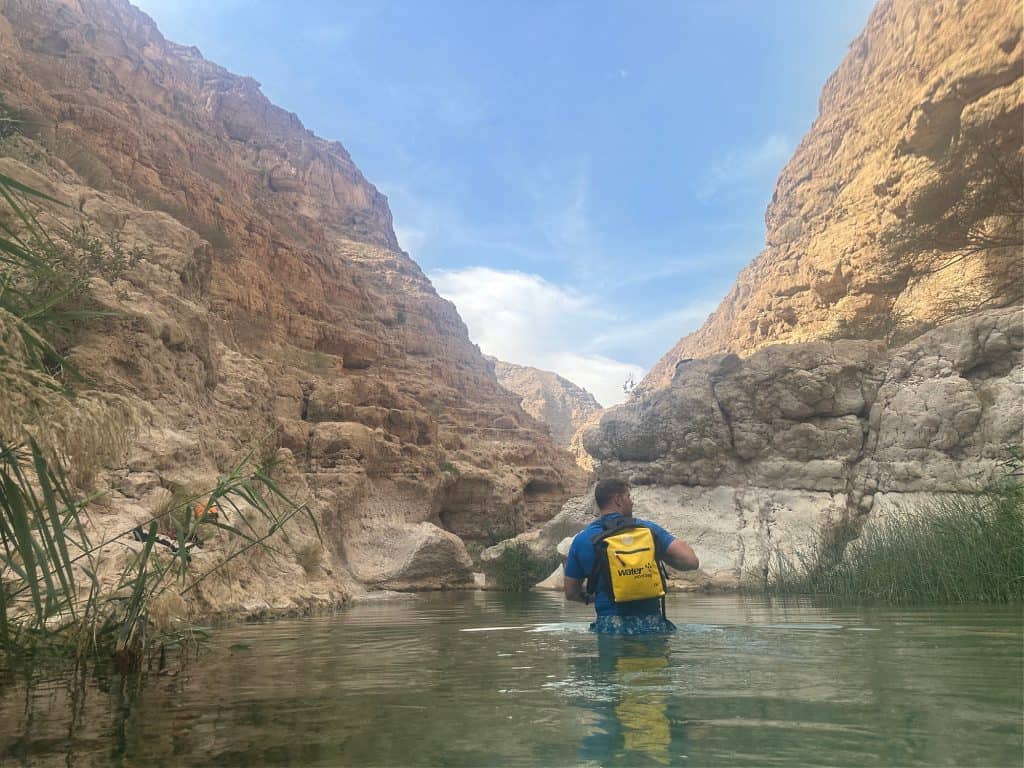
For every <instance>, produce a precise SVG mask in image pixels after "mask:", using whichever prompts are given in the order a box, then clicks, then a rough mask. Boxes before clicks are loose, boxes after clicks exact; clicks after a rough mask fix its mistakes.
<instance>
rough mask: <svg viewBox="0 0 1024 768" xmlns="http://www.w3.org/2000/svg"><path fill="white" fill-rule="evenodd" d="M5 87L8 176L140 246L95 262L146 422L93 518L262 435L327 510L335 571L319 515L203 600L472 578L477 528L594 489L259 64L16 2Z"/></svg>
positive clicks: (95, 352)
mask: <svg viewBox="0 0 1024 768" xmlns="http://www.w3.org/2000/svg"><path fill="white" fill-rule="evenodd" d="M0 93H2V94H3V100H4V102H5V103H6V108H7V109H9V110H11V111H12V112H13V113H15V114H16V115H17V116H18V118H19V121H20V122H18V123H17V128H16V130H14V131H10V132H7V133H8V134H9V135H6V136H5V137H4V138H2V139H0V155H2V157H0V172H3V173H6V174H9V175H11V176H14V177H16V178H18V179H20V180H23V181H26V182H28V183H30V184H32V185H33V186H36V187H38V188H39V189H41V190H42V191H44V192H47V193H48V194H50V195H52V196H54V197H56V198H58V199H59V200H61V201H63V202H65V203H67V206H66V207H64V208H59V209H58V208H54V209H52V210H49V211H47V213H46V216H47V217H48V218H47V221H49V222H51V223H53V224H54V225H55V228H59V227H57V225H62V226H66V227H76V226H79V225H83V224H84V225H85V226H87V227H90V228H91V229H92V231H94V232H95V233H96V234H97V235H98V236H101V237H104V238H105V237H106V236H107V235H111V234H113V235H116V236H117V237H118V238H119V239H120V242H121V243H123V245H124V247H125V248H126V249H132V250H133V252H137V253H139V254H141V258H140V259H139V260H138V262H137V263H136V264H134V265H132V266H131V267H130V269H128V270H127V271H126V272H125V274H124V275H123V276H122V277H121V278H120V279H118V280H116V281H114V282H113V283H110V282H107V281H105V280H103V279H97V280H95V281H94V282H93V294H94V299H95V300H96V302H97V303H98V305H99V306H100V308H102V309H104V310H108V311H109V312H110V313H111V315H110V316H109V317H107V318H104V319H103V320H102V321H99V322H98V323H96V324H93V325H88V326H85V327H84V328H83V329H82V332H81V333H80V334H79V335H78V337H77V338H76V339H75V344H74V346H73V348H72V349H71V351H70V357H71V359H72V360H73V361H74V363H75V364H76V365H77V366H78V367H79V369H80V370H82V371H83V372H84V373H85V374H86V375H87V376H89V377H90V378H91V380H92V381H93V382H95V384H96V386H98V387H99V388H101V389H105V390H108V391H114V392H120V393H122V394H124V395H126V396H127V397H128V398H129V399H130V401H131V402H132V403H133V405H134V407H136V408H137V409H138V410H139V412H140V413H142V414H143V415H144V417H145V419H146V420H147V422H148V425H147V427H146V429H145V430H144V431H143V433H142V434H140V435H139V436H138V439H137V440H136V442H135V444H134V445H133V446H132V449H131V453H130V455H129V456H128V457H127V458H126V461H125V463H124V465H123V466H121V467H111V468H109V471H108V472H107V474H106V475H104V476H103V477H101V478H100V483H101V484H102V485H103V486H104V487H111V488H112V489H113V491H112V492H111V493H110V494H109V495H108V496H106V497H105V498H104V500H103V502H102V506H101V507H99V508H98V509H97V511H96V512H95V516H94V519H95V520H97V523H98V524H100V525H102V526H103V527H104V528H105V529H107V530H117V529H120V528H124V529H130V528H131V527H132V526H133V525H135V524H136V523H137V522H141V521H142V520H145V519H147V518H148V517H149V516H150V515H151V514H152V510H153V508H154V507H155V506H158V504H159V503H160V500H161V499H164V498H165V497H166V494H167V493H168V491H169V490H173V489H175V488H181V487H188V488H203V487H208V486H209V485H211V484H212V483H213V481H214V480H215V479H216V477H217V475H218V473H220V472H223V471H224V470H225V469H226V468H227V467H229V466H230V465H231V463H232V462H233V461H235V460H236V459H237V458H238V457H239V456H240V455H241V454H242V453H243V452H244V451H245V450H246V449H247V448H249V447H253V446H255V447H256V448H257V450H259V451H260V455H264V456H267V457H274V456H276V457H277V459H278V470H277V471H278V472H279V473H280V482H281V483H282V484H284V485H285V486H286V488H287V490H288V491H289V492H290V493H291V495H292V496H293V497H295V498H299V499H309V500H310V502H311V505H312V507H313V509H314V513H315V515H316V518H317V520H318V521H319V525H320V530H321V531H322V533H323V534H324V544H325V546H324V548H323V551H322V553H321V555H322V557H321V560H320V562H321V563H322V565H321V566H320V567H317V568H313V569H310V568H307V567H305V566H304V565H303V562H306V564H307V565H308V560H309V558H308V557H304V556H302V555H301V552H303V551H306V550H307V549H308V548H309V547H317V548H319V545H318V544H317V543H316V540H315V538H314V534H313V532H312V529H311V528H302V527H301V526H300V527H298V528H296V529H294V530H290V531H289V532H288V535H287V536H286V537H285V539H286V540H285V541H283V542H282V543H281V545H280V550H281V551H280V552H278V553H274V554H272V555H267V557H269V558H270V560H269V561H261V562H260V563H259V564H256V562H255V561H253V562H252V563H249V564H247V565H242V566H240V567H239V568H236V569H235V570H234V571H233V572H232V573H230V574H228V573H225V574H222V575H219V576H218V577H217V578H212V579H209V580H207V581H206V582H203V584H202V585H201V587H200V588H199V589H198V590H197V597H196V604H197V605H200V606H204V607H205V608H206V609H218V610H219V609H227V608H231V607H238V606H240V605H242V603H246V604H248V605H260V604H269V605H271V606H273V607H275V608H278V607H284V608H288V607H293V608H294V607H297V606H302V605H306V604H309V603H311V602H312V603H315V602H331V601H335V600H338V599H343V598H345V597H346V596H348V595H351V594H353V593H354V592H356V591H358V590H360V589H361V588H362V587H363V586H364V585H365V586H389V587H397V588H422V587H438V586H450V585H458V584H464V583H467V582H469V581H470V577H471V574H470V572H469V569H470V560H469V557H468V555H467V554H466V549H465V547H464V545H463V541H462V540H463V539H471V538H474V537H476V538H483V537H486V536H487V535H489V531H491V530H494V529H510V528H511V529H522V528H523V527H525V526H528V525H531V524H534V523H536V522H539V521H543V520H546V519H548V518H549V517H550V516H551V515H552V514H553V513H554V512H555V511H557V509H558V508H559V506H560V505H561V503H562V502H563V501H564V500H565V498H566V497H567V496H569V495H570V494H571V493H572V492H574V491H578V490H580V489H581V487H582V486H581V483H582V482H583V475H582V473H581V472H580V471H579V470H578V469H577V467H576V466H575V465H574V463H573V460H572V457H571V456H570V455H569V454H568V452H567V451H564V450H563V449H561V448H560V447H558V446H557V445H555V443H554V442H553V441H552V440H551V438H550V437H549V436H548V434H547V430H546V429H545V428H544V427H543V425H541V424H540V423H539V422H538V421H536V420H535V419H534V418H533V417H531V416H529V415H528V414H527V413H525V412H524V411H523V410H522V408H520V407H519V404H518V398H517V397H515V396H514V395H512V394H510V393H509V392H507V391H506V390H505V389H503V388H502V387H501V386H500V385H499V384H498V382H497V380H496V379H495V377H494V373H493V371H492V369H491V366H490V365H489V364H488V363H487V362H486V361H485V360H484V359H483V357H482V356H481V355H480V353H479V351H478V350H477V348H476V347H475V346H474V345H473V344H472V343H471V342H470V340H469V337H468V334H467V331H466V327H465V325H464V324H463V322H462V320H461V319H460V318H459V316H458V314H457V312H456V310H455V307H454V306H453V305H452V304H451V303H450V302H448V301H446V300H444V299H442V298H440V297H439V296H438V295H437V293H436V292H435V291H434V289H433V287H432V286H431V284H430V282H429V281H428V280H427V278H426V277H425V276H424V275H423V273H422V272H421V270H420V269H419V267H418V266H417V265H416V264H415V263H414V262H413V261H412V260H411V259H410V258H409V257H408V255H406V254H405V253H403V252H402V251H400V250H399V248H398V244H397V241H396V239H395V235H394V232H393V229H392V225H391V213H390V211H389V210H388V206H387V201H386V200H385V198H384V196H383V195H381V194H380V193H379V192H378V191H377V190H376V189H375V188H374V187H373V185H371V184H370V183H369V182H368V181H367V180H366V179H365V178H364V177H363V176H362V174H361V173H360V172H359V170H358V168H356V166H355V165H354V164H353V162H352V160H351V158H350V157H349V155H348V153H347V152H346V151H345V149H344V148H343V147H342V146H341V145H340V144H338V143H337V142H328V141H324V140H322V139H319V138H317V137H316V136H315V135H313V134H312V133H311V132H310V131H308V130H306V129H305V128H304V127H303V126H302V124H301V122H300V121H299V119H298V118H297V117H296V116H295V115H293V114H290V113H288V112H285V111H284V110H281V109H280V108H278V107H275V106H274V105H273V104H271V103H270V102H269V101H268V100H267V99H266V98H265V97H264V96H263V95H262V94H261V93H260V91H259V87H258V84H257V83H256V82H254V81H253V80H252V79H250V78H246V77H239V76H236V75H233V74H231V73H229V72H227V71H225V70H224V69H222V68H221V67H219V66H217V65H216V64H213V63H212V62H209V61H206V60H205V59H203V58H202V56H201V55H200V54H199V52H198V51H197V50H195V49H194V48H185V47H182V46H179V45H175V44H174V43H171V42H169V41H167V40H165V39H164V38H163V37H162V36H161V35H160V32H159V31H158V30H157V28H156V26H155V25H154V24H153V22H152V21H151V20H150V19H149V18H148V17H147V16H146V15H145V14H143V13H141V12H140V11H138V10H137V9H135V8H133V7H132V6H131V5H129V3H128V2H126V1H125V0H77V1H76V2H58V1H57V0H7V1H6V2H3V3H2V4H0ZM266 435H274V437H273V438H272V439H271V440H270V442H269V443H268V442H267V441H266V440H264V439H263V438H264V437H265V436H266ZM296 525H300V524H299V523H296ZM381 542H385V543H386V547H384V548H383V549H382V548H381ZM289 552H293V554H294V557H292V556H291V555H289V554H288V553H289ZM282 553H283V555H282Z"/></svg>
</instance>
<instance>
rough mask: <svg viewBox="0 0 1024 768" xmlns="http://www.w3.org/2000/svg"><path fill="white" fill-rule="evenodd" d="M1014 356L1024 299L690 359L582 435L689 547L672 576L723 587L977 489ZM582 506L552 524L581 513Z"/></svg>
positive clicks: (1017, 387) (996, 449) (608, 473)
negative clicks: (691, 554)
mask: <svg viewBox="0 0 1024 768" xmlns="http://www.w3.org/2000/svg"><path fill="white" fill-rule="evenodd" d="M1022 351H1024V309H1022V308H1021V307H1011V308H1005V309H999V310H990V311H986V312H981V313H978V314H976V315H973V316H971V317H969V318H965V319H963V320H959V321H956V322H954V323H951V324H949V325H947V326H944V327H942V328H939V329H936V330H933V331H931V332H929V333H926V334H924V335H923V336H921V337H919V338H918V339H916V340H915V341H913V342H911V343H909V344H907V345H905V346H903V347H900V348H898V349H893V350H886V349H885V347H884V346H883V345H882V344H880V343H876V342H870V341H848V340H840V341H834V342H825V341H819V342H808V343H805V344H792V345H777V346H772V347H768V348H766V349H764V350H762V351H760V352H758V353H756V354H754V355H752V356H751V357H749V358H747V359H745V360H743V359H740V358H739V357H737V356H735V355H718V356H715V357H710V358H706V359H703V360H693V361H689V362H686V363H682V364H680V365H679V366H677V369H676V372H675V376H674V377H673V379H672V380H671V382H670V384H669V385H668V386H667V387H666V388H664V389H661V390H658V391H656V392H653V393H642V394H641V395H640V396H639V397H638V398H636V399H634V400H632V401H630V402H628V403H626V404H624V405H622V406H618V407H616V408H613V409H611V410H609V411H607V412H606V413H605V414H604V416H603V417H602V418H601V420H600V422H599V424H598V425H597V426H595V427H592V428H590V429H588V430H586V431H585V432H584V433H583V436H582V440H583V445H584V446H585V447H586V449H587V450H588V451H589V452H590V454H591V455H592V456H593V458H594V461H595V471H596V474H597V476H598V477H599V478H603V477H619V478H622V479H625V480H628V481H629V482H630V483H632V484H633V485H634V492H633V497H634V499H635V501H636V506H637V510H636V514H638V515H639V516H642V517H647V518H649V519H652V520H654V521H656V522H659V523H661V524H663V525H665V526H666V527H667V528H669V529H670V530H672V531H674V532H676V533H677V534H678V535H680V536H683V537H684V538H686V539H687V540H688V541H690V542H691V543H692V544H693V546H694V548H695V549H696V550H697V552H698V554H699V556H700V558H701V563H702V568H701V571H700V572H698V573H696V574H694V575H693V576H692V577H687V578H686V579H684V580H683V583H689V584H696V585H705V586H719V587H728V586H735V585H737V584H738V583H739V581H740V580H741V579H743V578H759V577H760V576H761V574H762V573H763V570H764V568H765V567H766V566H767V564H768V559H769V557H771V556H772V555H773V553H774V552H776V551H777V550H781V551H783V552H785V553H789V554H792V553H793V551H794V549H796V548H800V547H802V546H804V545H806V544H807V543H809V542H810V540H811V537H812V536H814V535H816V534H819V533H824V534H828V533H829V532H830V531H834V530H836V529H839V528H840V527H842V528H843V529H844V530H846V531H849V532H856V531H857V530H859V528H860V527H861V526H862V525H863V523H864V522H865V521H866V520H867V519H869V518H871V517H873V516H878V515H884V514H885V513H886V512H887V511H890V510H892V509H893V508H894V507H896V506H899V505H903V504H908V503H911V504H912V503H915V502H918V501H920V500H922V499H923V498H925V497H927V496H931V495H935V494H941V493H957V492H965V491H974V490H978V489H980V488H981V487H983V486H984V485H985V484H986V483H987V482H988V481H989V480H990V479H991V478H992V477H993V474H994V473H995V472H996V471H997V470H998V466H999V463H1000V461H1001V460H1003V459H1004V458H1005V457H1006V449H1007V447H1008V446H1010V445H1015V444H1018V445H1019V443H1020V440H1021V435H1022V434H1024V407H1022V405H1024V360H1022ZM583 503H585V501H584V500H582V499H576V500H573V501H571V502H569V503H568V504H567V505H566V507H565V509H564V512H563V513H562V514H561V515H560V516H559V518H557V519H556V520H553V521H552V523H549V527H550V528H551V529H552V530H554V528H555V525H556V523H557V524H562V523H566V522H568V523H572V522H573V521H576V520H582V519H584V518H583V517H581V515H580V513H579V509H580V505H581V504H583ZM580 527H582V522H581V523H579V527H575V528H574V529H573V525H570V526H569V528H570V529H573V530H572V532H575V531H576V530H579V528H580ZM558 530H559V532H560V533H561V532H564V528H559V529H558ZM566 535H568V534H566ZM534 538H536V537H534ZM551 538H552V537H550V536H549V537H547V538H546V539H539V540H537V542H536V544H535V546H537V547H540V548H544V547H546V548H547V549H548V550H549V549H550V548H551V546H553V543H552V541H551ZM530 542H531V543H532V542H534V539H530ZM555 543H557V542H555ZM497 554H500V553H492V555H491V556H492V557H493V556H495V555H497Z"/></svg>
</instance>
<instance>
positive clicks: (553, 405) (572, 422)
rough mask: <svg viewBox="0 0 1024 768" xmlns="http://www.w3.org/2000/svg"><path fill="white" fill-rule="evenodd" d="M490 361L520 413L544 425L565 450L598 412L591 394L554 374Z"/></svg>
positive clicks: (598, 404)
mask: <svg viewBox="0 0 1024 768" xmlns="http://www.w3.org/2000/svg"><path fill="white" fill-rule="evenodd" d="M490 359H491V360H494V373H495V375H496V376H497V377H498V382H499V383H500V384H501V386H503V387H504V388H505V389H507V390H508V391H509V392H512V393H513V394H516V395H519V396H520V397H521V398H522V400H521V403H522V406H523V410H525V411H526V412H527V413H528V414H530V415H531V416H533V417H534V418H535V419H538V420H539V421H541V422H543V423H544V424H547V425H548V427H550V428H551V436H552V437H553V438H554V439H555V441H556V442H557V443H558V444H559V445H562V446H565V447H567V448H568V447H569V445H570V443H571V442H572V437H573V435H575V434H576V431H577V430H578V429H579V428H580V427H581V426H583V424H584V423H585V422H586V421H587V420H588V419H590V418H591V417H592V416H593V415H594V414H596V413H599V412H600V411H601V404H600V403H598V402H597V400H595V399H594V396H593V395H592V394H590V393H589V392H588V391H587V390H585V389H583V387H580V386H577V385H576V384H573V383H572V382H571V381H569V380H568V379H565V378H563V377H561V376H559V375H558V374H557V373H552V372H551V371H542V370H540V369H539V368H531V367H529V366H526V365H515V364H514V363H506V362H503V361H501V360H495V359H494V358H490Z"/></svg>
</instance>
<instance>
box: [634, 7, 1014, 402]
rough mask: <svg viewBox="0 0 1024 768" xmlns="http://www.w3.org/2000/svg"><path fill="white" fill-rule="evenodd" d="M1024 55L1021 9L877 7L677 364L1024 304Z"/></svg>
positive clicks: (662, 367)
mask: <svg viewBox="0 0 1024 768" xmlns="http://www.w3.org/2000/svg"><path fill="white" fill-rule="evenodd" d="M1022 51H1024V44H1022V42H1021V12H1020V4H1019V3H1017V2H1015V1H1014V0H965V1H963V2H952V1H950V2H946V1H945V0H944V1H943V2H932V1H931V0H881V2H879V3H878V5H877V6H876V7H875V9H874V11H873V12H872V14H871V17H870V18H869V20H868V22H867V26H866V28H865V29H864V32H863V33H862V34H861V35H860V37H858V38H857V39H856V40H855V41H854V42H853V43H852V45H851V46H850V51H849V54H848V55H847V57H846V59H845V60H844V61H843V63H842V65H841V66H840V67H839V69H838V70H837V71H836V72H835V73H834V74H833V75H832V76H831V77H830V78H829V80H828V82H827V83H826V84H825V88H824V90H823V92H822V94H821V100H820V109H819V116H818V118H817V120H815V122H814V125H813V126H812V128H811V130H810V131H809V132H808V133H807V135H806V136H805V137H804V139H803V141H801V142H800V145H799V147H798V148H797V150H796V153H795V154H794V155H793V158H792V159H791V160H790V161H789V163H788V164H787V165H786V167H785V169H784V170H783V171H782V174H781V176H780V177H779V180H778V183H777V185H776V188H775V194H774V195H773V197H772V201H771V204H770V205H769V207H768V211H767V213H766V215H765V223H766V226H767V236H766V246H765V249H764V250H763V251H762V252H761V254H760V255H759V256H758V257H757V258H756V259H755V260H754V261H753V262H752V263H751V264H750V265H749V266H748V267H747V268H746V269H744V270H743V271H742V272H741V273H740V275H739V276H738V277H737V279H736V282H735V284H734V286H733V288H732V290H731V291H730V292H729V294H728V296H726V298H725V299H724V300H723V301H722V303H721V305H720V306H719V307H718V309H717V310H716V311H715V312H714V313H713V314H712V315H711V317H709V319H708V320H707V322H706V323H705V324H704V325H703V326H702V327H701V328H700V329H699V330H697V331H696V332H695V333H693V334H691V335H689V336H687V337H685V338H683V339H682V340H681V341H680V342H679V343H678V344H677V345H676V346H675V347H674V348H673V349H672V350H671V351H670V352H669V353H668V354H666V355H665V357H664V358H662V360H661V361H659V363H658V364H657V365H656V366H655V367H654V368H653V369H652V370H651V371H650V373H649V374H648V375H647V377H646V378H645V379H644V381H643V382H642V385H641V386H642V387H643V388H647V389H652V388H656V387H658V386H664V385H666V384H667V383H668V382H670V381H671V380H672V376H673V370H674V367H675V365H676V363H677V362H678V361H680V360H683V359H686V358H695V357H705V356H707V355H712V354H719V353H725V352H735V353H739V354H750V353H751V352H754V351H756V350H758V349H761V348H763V347H765V346H767V345H769V344H775V343H779V342H801V341H808V340H812V339H838V338H853V339H876V340H881V341H885V342H887V343H890V344H899V343H902V342H904V341H907V340H909V339H911V338H913V337H914V336H916V335H917V334H919V333H921V332H923V331H924V330H927V329H929V328H933V327H935V326H937V325H940V324H942V323H944V322H948V321H949V320H951V319H954V318H957V317H964V316H966V315H968V314H970V313H971V312H973V311H975V310H978V309H981V308H986V307H1000V306H1007V305H1010V304H1014V303H1018V302H1020V300H1021V296H1022V286H1024V281H1022V280H1021V271H1022V265H1021V258H1020V247H1021V243H1022V241H1024V237H1022V224H1021V218H1020V215H1021V213H1022V212H1024V183H1022V180H1021V172H1020V163H1021V146H1022V127H1024V114H1022V101H1024V85H1022V80H1021V77H1022V75H1024V64H1022V62H1024V59H1022Z"/></svg>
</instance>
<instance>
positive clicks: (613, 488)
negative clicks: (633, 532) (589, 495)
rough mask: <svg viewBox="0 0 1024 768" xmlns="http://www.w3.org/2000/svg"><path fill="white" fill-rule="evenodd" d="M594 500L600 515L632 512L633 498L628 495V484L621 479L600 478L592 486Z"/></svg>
mask: <svg viewBox="0 0 1024 768" xmlns="http://www.w3.org/2000/svg"><path fill="white" fill-rule="evenodd" d="M594 500H595V501H596V502H597V508H598V509H599V510H600V511H601V514H602V515H607V514H609V513H610V512H621V513H622V514H624V515H626V516H627V517H628V516H631V515H632V514H633V500H632V499H631V498H630V497H629V485H628V484H627V483H624V482H622V481H621V480H602V481H601V482H599V483H598V484H597V487H596V488H594Z"/></svg>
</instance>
